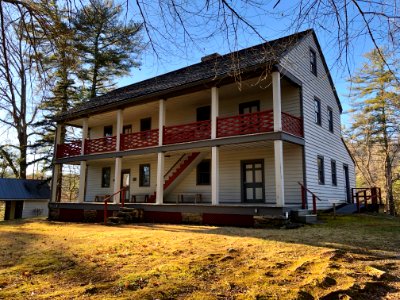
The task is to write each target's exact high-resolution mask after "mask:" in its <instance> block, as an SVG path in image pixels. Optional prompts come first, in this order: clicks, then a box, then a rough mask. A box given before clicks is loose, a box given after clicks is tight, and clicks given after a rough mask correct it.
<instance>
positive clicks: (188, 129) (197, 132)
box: [56, 110, 303, 158]
mask: <svg viewBox="0 0 400 300" xmlns="http://www.w3.org/2000/svg"><path fill="white" fill-rule="evenodd" d="M273 131H274V117H273V111H272V110H265V111H261V112H254V113H246V114H240V115H236V116H229V117H218V118H217V138H222V137H232V136H240V135H247V134H257V133H266V132H273ZM282 131H283V132H286V133H289V134H292V135H294V136H297V137H303V120H302V118H300V117H296V116H293V115H291V114H288V113H284V112H283V113H282ZM208 139H211V121H210V120H206V121H199V122H193V123H187V124H182V125H175V126H164V127H163V144H162V145H171V144H178V143H185V142H193V141H200V140H208ZM119 141H120V147H119V149H120V151H126V150H133V149H140V148H146V147H155V146H158V145H159V129H152V130H146V131H139V132H134V133H125V134H120V139H119ZM116 146H117V137H116V136H111V137H102V138H96V139H85V142H84V151H83V152H82V142H81V141H71V142H68V143H64V144H59V145H57V155H56V157H57V158H64V157H71V156H78V155H81V154H85V155H86V154H96V153H104V152H114V151H117V147H116Z"/></svg>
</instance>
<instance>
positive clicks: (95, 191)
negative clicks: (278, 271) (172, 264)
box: [85, 142, 303, 204]
mask: <svg viewBox="0 0 400 300" xmlns="http://www.w3.org/2000/svg"><path fill="white" fill-rule="evenodd" d="M266 145H267V146H266ZM283 152H284V153H283V154H284V174H285V198H286V203H287V204H299V203H301V199H300V188H299V185H298V183H297V182H299V181H300V182H301V181H302V180H303V168H302V147H301V146H298V145H293V144H290V143H284V146H283ZM180 156H181V154H180V153H179V154H178V153H171V154H168V153H167V154H166V158H165V170H164V173H166V172H167V171H168V170H169V168H170V167H171V166H172V165H173V164H174V163H175V162H176V161H177V160H178V159H179V157H180ZM206 159H210V154H208V156H206ZM254 159H263V160H264V174H265V200H266V201H265V202H266V203H271V204H275V175H274V172H275V171H274V155H273V147H272V142H270V143H263V144H262V146H257V145H254V144H253V145H252V146H250V147H246V145H244V146H241V147H238V148H237V149H232V148H230V147H221V148H220V202H231V203H232V202H233V203H240V202H241V170H240V168H241V161H242V160H254ZM144 163H149V164H150V169H151V174H150V176H151V180H150V184H151V185H150V187H139V165H140V164H144ZM108 166H109V167H111V184H110V188H101V170H102V168H103V167H108ZM122 169H130V171H131V185H130V193H131V194H132V193H135V194H144V193H147V194H149V195H150V194H153V193H154V192H155V190H156V172H157V160H156V157H155V156H151V157H142V158H140V157H137V158H129V159H123V162H122ZM113 178H114V165H113V164H112V163H101V162H96V163H90V165H89V167H88V180H87V189H86V198H85V199H86V201H93V200H94V198H95V196H96V195H105V194H112V191H113ZM133 178H136V181H132V179H133ZM180 193H201V194H202V197H203V201H204V202H211V186H207V185H197V184H196V168H193V170H192V171H191V172H190V173H188V175H187V176H186V178H184V179H183V180H182V182H180V183H179V184H178V185H177V186H176V187H175V188H174V189H173V190H172V191H171V192H170V193H169V194H168V195H166V197H165V199H164V201H165V202H175V201H176V199H177V197H178V194H180ZM138 200H139V199H138ZM140 200H141V199H140Z"/></svg>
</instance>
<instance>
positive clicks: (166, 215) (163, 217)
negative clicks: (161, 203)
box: [144, 210, 182, 224]
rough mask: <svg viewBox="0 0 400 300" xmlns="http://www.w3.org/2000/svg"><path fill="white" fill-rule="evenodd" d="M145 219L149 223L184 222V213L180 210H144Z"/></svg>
mask: <svg viewBox="0 0 400 300" xmlns="http://www.w3.org/2000/svg"><path fill="white" fill-rule="evenodd" d="M144 220H145V222H148V223H170V224H180V223H182V214H181V213H180V212H164V211H146V210H145V211H144Z"/></svg>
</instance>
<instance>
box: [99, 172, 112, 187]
mask: <svg viewBox="0 0 400 300" xmlns="http://www.w3.org/2000/svg"><path fill="white" fill-rule="evenodd" d="M110 179H111V168H110V167H105V168H103V169H101V187H103V188H108V187H110Z"/></svg>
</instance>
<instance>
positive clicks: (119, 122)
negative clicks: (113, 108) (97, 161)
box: [116, 109, 124, 190]
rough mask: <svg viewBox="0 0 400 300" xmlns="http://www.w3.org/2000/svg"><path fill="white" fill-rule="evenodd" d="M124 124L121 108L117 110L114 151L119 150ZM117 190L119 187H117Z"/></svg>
mask: <svg viewBox="0 0 400 300" xmlns="http://www.w3.org/2000/svg"><path fill="white" fill-rule="evenodd" d="M123 126H124V114H123V110H122V109H118V110H117V132H116V135H117V138H116V151H120V150H121V134H122V128H123ZM118 190H119V189H118Z"/></svg>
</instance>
